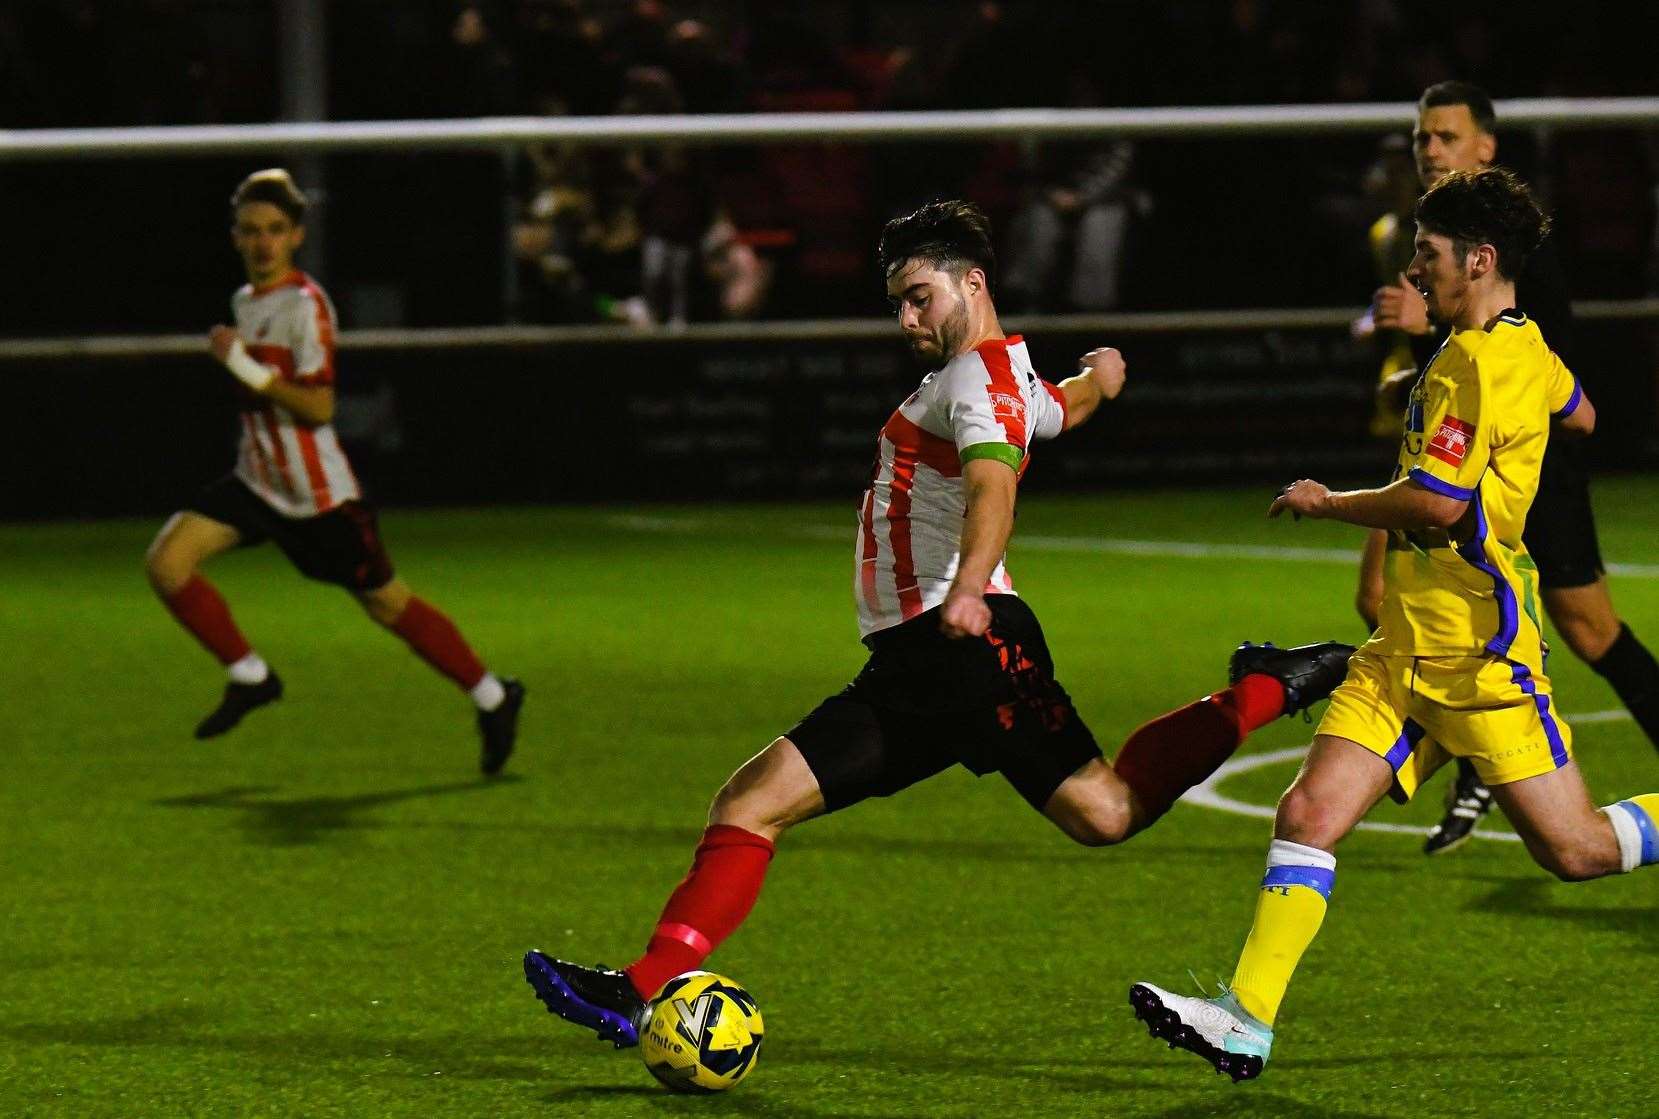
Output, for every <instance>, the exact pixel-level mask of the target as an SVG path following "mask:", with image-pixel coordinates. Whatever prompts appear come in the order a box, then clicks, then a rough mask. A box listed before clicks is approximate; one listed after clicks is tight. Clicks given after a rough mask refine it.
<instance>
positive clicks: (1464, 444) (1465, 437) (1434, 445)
mask: <svg viewBox="0 0 1659 1119" xmlns="http://www.w3.org/2000/svg"><path fill="white" fill-rule="evenodd" d="M1474 434H1475V425H1474V424H1468V423H1464V422H1463V421H1462V420H1460V419H1458V418H1457V417H1456V416H1447V417H1446V418H1445V419H1444V420H1442V421H1440V430H1439V431H1436V432H1435V433H1434V438H1433V439H1430V440H1429V445H1428V453H1429V454H1431V455H1433V456H1434V457H1435V458H1437V459H1439V460H1440V461H1441V462H1444V463H1446V464H1448V465H1450V466H1462V465H1463V456H1465V455H1467V454H1468V453H1469V439H1470V438H1471V437H1472V436H1473V435H1474Z"/></svg>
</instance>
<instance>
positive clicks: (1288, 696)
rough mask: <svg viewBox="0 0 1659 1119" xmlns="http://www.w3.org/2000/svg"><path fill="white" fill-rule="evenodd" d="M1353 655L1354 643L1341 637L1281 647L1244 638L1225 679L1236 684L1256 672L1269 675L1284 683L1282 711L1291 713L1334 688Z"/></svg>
mask: <svg viewBox="0 0 1659 1119" xmlns="http://www.w3.org/2000/svg"><path fill="white" fill-rule="evenodd" d="M1353 655H1354V647H1353V646H1352V645H1344V644H1342V642H1340V641H1321V642H1319V643H1318V644H1315V645H1298V646H1296V647H1295V648H1293V649H1281V648H1279V647H1278V646H1276V645H1274V644H1273V643H1272V642H1271V641H1270V642H1268V643H1267V644H1265V645H1254V644H1252V643H1250V642H1249V641H1246V642H1245V643H1244V644H1242V645H1240V646H1239V647H1238V648H1237V649H1234V650H1233V657H1232V660H1230V661H1228V662H1227V682H1228V683H1229V684H1236V683H1238V682H1239V681H1240V680H1242V679H1244V678H1245V677H1246V676H1251V675H1254V674H1256V673H1261V674H1262V675H1263V676H1271V677H1273V679H1275V680H1277V681H1278V682H1279V683H1281V684H1283V685H1284V686H1285V710H1284V713H1285V714H1286V715H1294V714H1296V713H1297V712H1298V711H1306V710H1307V709H1308V708H1309V707H1312V706H1313V705H1314V704H1316V703H1318V702H1319V701H1320V700H1322V699H1325V698H1327V697H1329V696H1330V694H1331V693H1332V692H1334V691H1336V686H1337V685H1338V684H1340V683H1342V678H1343V677H1344V676H1347V675H1348V658H1349V657H1351V656H1353Z"/></svg>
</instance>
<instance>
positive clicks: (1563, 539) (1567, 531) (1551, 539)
mask: <svg viewBox="0 0 1659 1119" xmlns="http://www.w3.org/2000/svg"><path fill="white" fill-rule="evenodd" d="M1521 540H1522V541H1523V542H1524V543H1525V544H1526V547H1527V552H1528V553H1529V554H1530V555H1531V556H1532V559H1533V562H1534V563H1536V564H1537V565H1538V585H1539V586H1540V587H1542V588H1543V589H1544V590H1546V591H1553V590H1563V589H1566V588H1569V587H1584V586H1588V585H1590V584H1591V583H1594V582H1595V581H1596V580H1597V579H1600V578H1601V576H1602V573H1603V571H1604V568H1603V567H1602V562H1601V545H1600V544H1599V543H1597V541H1596V518H1595V514H1594V513H1593V512H1591V509H1590V472H1589V470H1588V469H1586V468H1585V465H1584V456H1583V452H1582V451H1580V450H1579V448H1578V447H1577V446H1574V445H1573V444H1572V443H1571V441H1570V440H1561V441H1560V442H1558V441H1557V440H1555V439H1553V438H1552V439H1551V440H1550V444H1549V447H1548V448H1547V449H1546V450H1545V452H1544V463H1543V467H1542V469H1541V470H1540V471H1539V472H1538V496H1537V497H1535V498H1534V499H1533V501H1532V508H1531V509H1530V510H1529V511H1528V512H1527V524H1526V531H1525V532H1524V533H1523V534H1522V536H1521Z"/></svg>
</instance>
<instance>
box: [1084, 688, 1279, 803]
mask: <svg viewBox="0 0 1659 1119" xmlns="http://www.w3.org/2000/svg"><path fill="white" fill-rule="evenodd" d="M1284 702H1285V689H1284V685H1282V684H1280V683H1279V682H1278V681H1277V680H1275V679H1273V678H1272V677H1271V676H1263V675H1260V674H1252V675H1250V676H1246V677H1245V678H1244V679H1242V680H1240V681H1239V682H1238V683H1237V684H1235V685H1234V686H1233V687H1231V688H1228V689H1227V690H1226V691H1224V692H1216V693H1215V694H1214V695H1207V696H1205V697H1204V698H1203V699H1201V700H1199V701H1198V702H1197V703H1189V704H1187V706H1185V707H1182V708H1180V709H1178V710H1175V711H1171V712H1170V713H1169V714H1167V715H1160V716H1159V717H1158V718H1156V719H1153V720H1152V721H1151V722H1150V723H1147V724H1145V725H1144V726H1142V727H1140V729H1138V730H1136V731H1135V733H1134V734H1131V735H1130V736H1129V741H1127V742H1125V743H1124V744H1123V749H1122V750H1119V751H1118V756H1117V758H1116V759H1114V760H1113V762H1112V769H1113V770H1115V771H1116V772H1117V775H1118V776H1119V777H1121V778H1122V779H1123V782H1124V784H1126V785H1128V786H1129V788H1130V790H1131V791H1132V792H1133V793H1134V794H1135V799H1136V800H1137V801H1138V802H1139V803H1140V806H1141V808H1142V809H1143V810H1144V812H1145V813H1146V818H1145V820H1144V821H1142V822H1141V825H1140V826H1141V827H1145V826H1146V825H1148V824H1150V823H1152V821H1154V820H1156V819H1157V818H1158V817H1160V816H1162V815H1163V814H1164V813H1165V812H1168V811H1169V810H1170V808H1171V806H1173V805H1174V804H1175V802H1176V801H1177V800H1179V799H1180V798H1181V794H1182V793H1184V792H1186V791H1187V790H1188V789H1190V788H1192V787H1193V786H1194V785H1196V784H1198V783H1199V782H1200V781H1203V780H1204V779H1205V778H1206V777H1208V776H1209V775H1210V774H1212V773H1214V772H1215V771H1216V770H1217V769H1219V768H1220V767H1221V763H1222V762H1224V761H1226V760H1227V759H1228V758H1229V757H1231V756H1232V754H1233V751H1234V750H1236V749H1238V746H1239V743H1241V742H1243V741H1244V737H1245V735H1247V734H1249V733H1250V732H1251V731H1253V730H1255V729H1256V728H1257V727H1260V726H1263V725H1264V724H1266V723H1270V722H1272V721H1273V720H1274V719H1275V718H1277V717H1278V716H1279V714H1280V713H1281V712H1282V711H1283V709H1284Z"/></svg>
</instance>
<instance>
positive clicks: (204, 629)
mask: <svg viewBox="0 0 1659 1119" xmlns="http://www.w3.org/2000/svg"><path fill="white" fill-rule="evenodd" d="M162 601H163V602H164V603H166V604H167V609H168V610H170V611H172V613H173V617H175V618H177V619H178V620H179V624H180V625H182V626H183V627H184V628H185V629H187V630H189V631H190V632H191V633H192V634H194V635H195V637H196V640H197V641H200V642H201V643H202V644H203V645H205V646H207V651H208V652H210V653H212V654H213V655H214V656H215V657H217V658H219V663H220V664H225V665H229V664H235V663H236V662H237V661H239V660H241V659H242V658H243V657H245V656H247V655H248V654H249V653H250V652H252V647H251V646H250V645H249V644H248V639H247V638H246V637H243V636H242V631H241V630H239V629H237V628H236V621H235V619H233V618H232V617H231V616H230V607H229V606H226V605H225V600H224V596H222V595H221V594H220V593H219V592H218V591H217V590H215V589H214V587H213V584H212V583H209V582H208V581H207V580H206V579H203V578H202V577H201V576H200V575H192V576H191V577H190V582H188V583H186V584H185V585H184V586H182V587H180V588H179V589H178V590H176V591H174V592H173V593H172V594H170V595H164V596H163V597H162Z"/></svg>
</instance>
